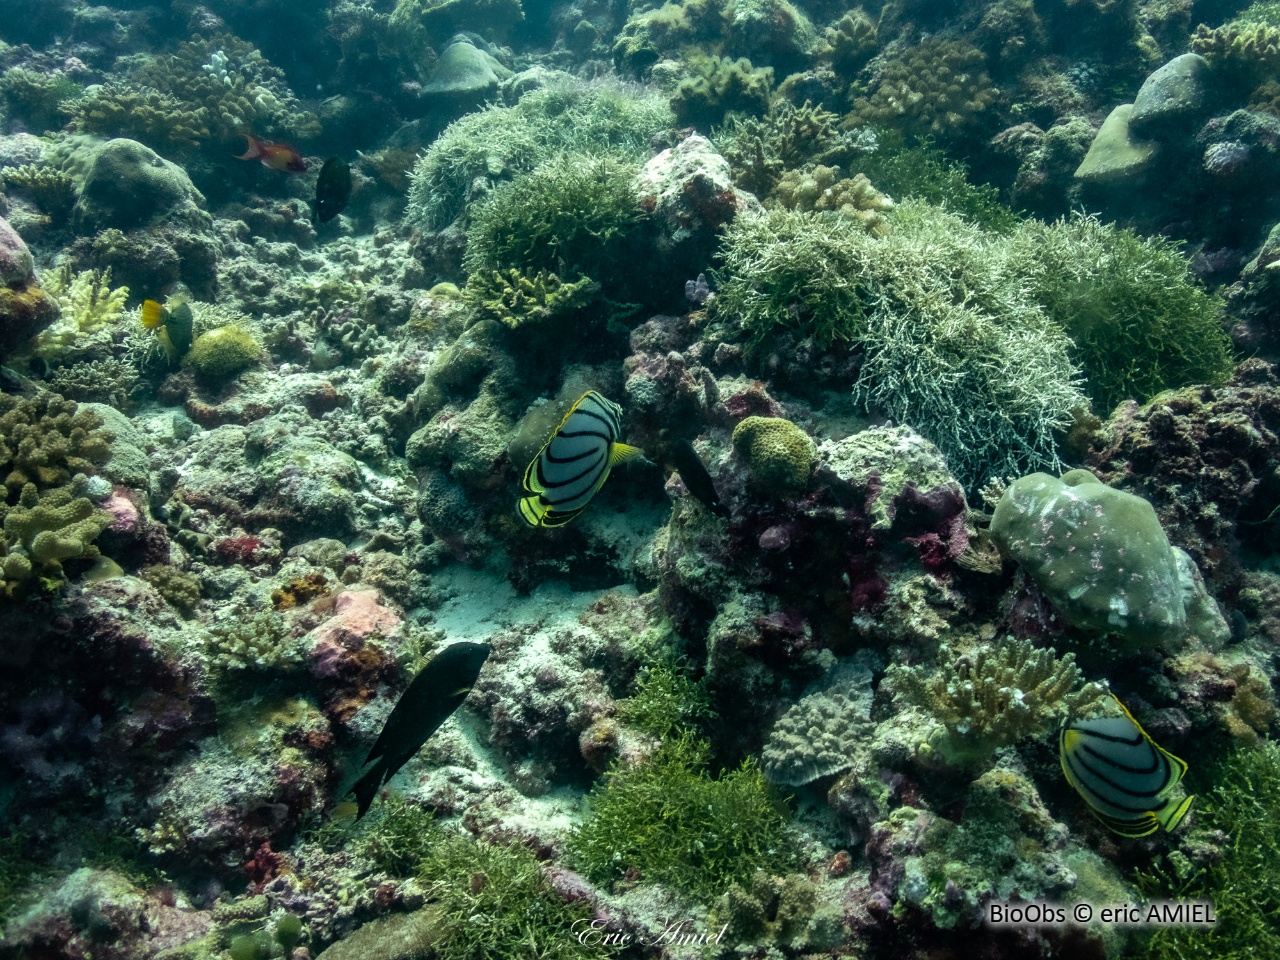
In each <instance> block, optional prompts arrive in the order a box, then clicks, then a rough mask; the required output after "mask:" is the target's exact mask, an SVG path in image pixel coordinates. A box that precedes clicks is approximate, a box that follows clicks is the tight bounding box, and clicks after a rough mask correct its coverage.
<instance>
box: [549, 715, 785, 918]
mask: <svg viewBox="0 0 1280 960" xmlns="http://www.w3.org/2000/svg"><path fill="white" fill-rule="evenodd" d="M709 761H710V748H709V747H708V746H707V744H706V743H704V742H703V741H700V740H698V739H697V738H696V737H695V736H694V735H693V734H692V733H689V732H687V731H685V732H682V733H679V734H676V735H674V736H673V737H672V738H671V739H669V740H667V741H666V742H665V743H663V744H662V746H660V747H659V748H658V750H657V752H656V753H655V754H654V755H653V756H651V757H650V758H648V759H647V760H645V761H643V762H641V763H639V764H638V765H636V766H627V765H626V764H625V763H624V762H621V761H615V762H614V765H613V767H611V768H610V770H609V771H608V772H607V773H606V774H605V775H604V779H603V781H601V783H600V784H598V785H597V786H596V787H595V789H593V790H592V792H591V794H590V796H589V797H588V798H587V802H588V804H589V811H588V814H587V817H586V819H585V820H584V821H583V822H582V824H581V825H579V826H578V827H577V828H576V829H575V830H574V832H573V834H572V836H571V837H570V838H569V841H568V851H569V857H570V862H571V863H572V864H573V865H574V866H575V867H576V868H577V869H580V870H581V871H582V872H584V873H585V874H586V875H587V876H588V877H590V878H591V879H592V880H594V881H596V882H598V883H606V884H611V883H613V882H614V881H615V880H617V879H619V878H620V877H622V876H623V875H624V874H626V873H627V872H628V871H636V872H638V873H639V875H640V877H641V878H642V879H643V880H644V882H646V883H660V884H667V885H669V886H671V887H673V888H675V889H677V890H680V891H682V892H684V893H688V894H690V895H691V896H693V897H696V898H698V899H699V900H703V901H710V900H711V899H713V898H715V897H717V896H719V895H720V894H722V893H724V892H725V891H726V890H728V888H729V887H730V885H732V884H734V883H739V884H744V885H745V884H748V883H749V882H750V880H751V878H752V876H753V875H754V874H755V872H756V871H757V870H767V871H771V872H779V871H783V870H785V869H786V868H787V867H788V866H789V865H790V861H791V858H792V854H791V852H790V851H791V848H790V844H789V843H788V840H787V831H786V819H787V815H786V812H785V808H783V807H782V806H781V804H780V800H779V798H778V796H777V795H776V793H775V792H774V790H773V788H772V787H771V786H770V784H769V783H768V781H766V780H765V778H764V775H763V774H762V773H761V772H760V768H759V767H758V766H757V765H756V763H755V761H754V760H751V759H748V760H744V761H743V763H742V765H741V766H739V767H738V768H736V769H733V770H727V771H725V772H723V773H722V774H721V775H720V776H719V777H718V778H715V777H712V776H711V773H710V771H709V768H708V765H709Z"/></svg>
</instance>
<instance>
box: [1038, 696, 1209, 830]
mask: <svg viewBox="0 0 1280 960" xmlns="http://www.w3.org/2000/svg"><path fill="white" fill-rule="evenodd" d="M1112 699H1113V700H1115V702H1116V704H1117V705H1118V706H1119V707H1120V710H1121V713H1122V714H1123V715H1122V716H1118V717H1117V716H1109V717H1097V718H1095V719H1093V720H1077V721H1075V722H1073V723H1068V724H1066V725H1064V726H1063V728H1062V731H1061V733H1060V734H1059V737H1058V753H1059V756H1060V758H1061V760H1062V772H1063V773H1064V774H1066V777H1067V780H1068V782H1069V783H1070V784H1071V785H1072V786H1073V787H1075V788H1076V792H1077V793H1079V794H1080V796H1082V797H1083V798H1084V801H1085V803H1087V804H1088V805H1089V809H1090V811H1092V813H1093V815H1094V816H1095V817H1097V818H1098V819H1099V820H1101V821H1102V823H1103V825H1104V826H1106V827H1107V828H1108V829H1109V830H1111V831H1113V832H1115V833H1118V834H1120V835H1121V836H1122V837H1145V836H1147V834H1150V833H1155V831H1156V830H1157V828H1159V827H1164V828H1165V829H1166V830H1174V829H1176V828H1177V826H1178V824H1180V823H1181V822H1182V818H1183V817H1185V816H1186V815H1187V811H1188V810H1190V809H1191V801H1193V800H1194V799H1195V797H1194V796H1185V797H1181V796H1178V795H1175V791H1176V788H1177V786H1178V783H1179V781H1181V780H1182V777H1183V774H1185V773H1186V772H1187V765H1186V763H1184V762H1183V761H1182V760H1179V759H1178V758H1177V757H1175V756H1174V755H1173V754H1171V753H1170V752H1169V751H1168V750H1165V749H1164V748H1163V747H1162V746H1160V745H1159V744H1158V743H1156V742H1155V741H1154V740H1152V739H1151V737H1149V736H1148V735H1147V731H1145V730H1143V729H1142V726H1141V725H1140V724H1139V723H1138V721H1137V720H1135V719H1133V714H1131V713H1130V712H1129V711H1128V710H1127V709H1126V708H1125V705H1124V704H1123V703H1120V700H1119V698H1117V697H1116V696H1115V695H1114V694H1113V695H1112ZM1179 792H1180V791H1179Z"/></svg>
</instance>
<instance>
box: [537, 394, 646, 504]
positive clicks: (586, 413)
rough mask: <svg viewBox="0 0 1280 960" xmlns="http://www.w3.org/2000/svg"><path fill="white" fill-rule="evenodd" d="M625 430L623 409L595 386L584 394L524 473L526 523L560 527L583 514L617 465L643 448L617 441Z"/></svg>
mask: <svg viewBox="0 0 1280 960" xmlns="http://www.w3.org/2000/svg"><path fill="white" fill-rule="evenodd" d="M621 432H622V408H621V407H619V406H618V405H617V404H616V403H614V402H613V401H611V400H606V399H605V398H604V397H602V396H600V394H598V393H596V392H595V391H594V390H588V391H587V392H586V393H584V394H583V395H582V396H580V397H579V398H578V400H577V402H576V403H574V405H573V406H572V407H570V408H569V412H568V413H566V414H565V415H564V419H563V420H561V421H560V425H559V426H558V427H556V429H555V431H554V432H553V433H552V434H551V436H550V437H549V438H548V439H547V442H546V443H545V444H543V445H542V450H540V451H539V452H538V455H537V456H536V457H534V458H533V462H532V463H530V464H529V468H528V469H527V470H525V472H524V492H525V493H527V494H529V496H527V497H525V498H524V499H523V500H521V501H520V502H519V503H518V504H517V505H516V509H517V510H518V512H519V513H520V516H521V518H522V519H523V520H524V522H525V523H527V524H528V525H529V526H531V527H558V526H561V525H562V524H566V523H568V522H569V521H570V520H572V519H573V518H574V517H576V516H577V515H578V514H579V513H581V512H582V510H583V508H584V507H586V505H587V504H588V503H589V502H590V501H591V498H592V497H594V496H595V495H596V491H598V490H599V489H600V488H601V487H602V486H603V485H604V482H605V480H606V479H607V478H608V476H609V471H610V470H611V469H613V467H614V465H615V464H618V463H622V462H623V461H625V460H630V459H631V458H632V457H634V456H636V455H637V454H638V453H639V452H640V450H639V448H637V447H632V446H628V445H627V444H625V443H619V442H618V435H619V434H620V433H621Z"/></svg>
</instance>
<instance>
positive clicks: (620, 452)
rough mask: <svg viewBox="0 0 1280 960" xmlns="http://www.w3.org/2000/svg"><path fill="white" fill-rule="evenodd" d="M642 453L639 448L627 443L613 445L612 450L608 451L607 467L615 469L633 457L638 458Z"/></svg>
mask: <svg viewBox="0 0 1280 960" xmlns="http://www.w3.org/2000/svg"><path fill="white" fill-rule="evenodd" d="M643 453H644V451H643V450H641V449H640V448H639V447H633V446H631V444H629V443H615V444H614V445H613V449H611V450H610V451H609V466H611V467H616V466H617V465H618V464H620V463H626V462H627V461H628V460H630V459H632V458H633V457H638V456H640V455H641V454H643Z"/></svg>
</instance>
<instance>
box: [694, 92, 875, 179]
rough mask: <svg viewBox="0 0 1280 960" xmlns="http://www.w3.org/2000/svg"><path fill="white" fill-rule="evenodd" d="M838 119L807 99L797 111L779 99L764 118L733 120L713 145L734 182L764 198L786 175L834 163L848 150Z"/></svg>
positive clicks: (717, 131) (850, 144) (849, 139)
mask: <svg viewBox="0 0 1280 960" xmlns="http://www.w3.org/2000/svg"><path fill="white" fill-rule="evenodd" d="M838 119H839V118H838V117H837V116H836V115H835V114H834V113H830V112H828V111H826V110H823V109H822V108H821V107H815V106H812V105H811V104H810V103H808V102H807V101H806V103H805V105H804V106H803V107H797V106H795V105H794V104H792V103H789V102H788V101H786V100H779V101H777V102H776V103H774V104H773V105H772V106H771V107H770V108H769V112H768V113H767V114H766V115H765V116H763V117H745V118H743V117H731V118H730V119H729V120H728V121H727V122H726V123H725V124H724V125H723V126H722V127H720V128H719V129H717V130H716V133H715V142H716V146H717V147H718V148H719V150H720V152H721V153H722V154H723V155H724V158H725V159H726V160H728V161H729V165H730V166H731V167H732V168H733V179H734V182H735V183H737V184H739V185H741V186H742V187H743V188H745V189H747V190H750V191H751V192H752V193H754V194H756V195H757V196H759V197H765V196H767V195H768V194H769V192H770V191H771V190H773V188H774V186H775V185H776V184H777V182H778V180H779V179H780V178H781V177H782V175H783V172H784V171H787V170H793V169H796V168H798V167H803V166H804V165H805V164H808V163H819V164H822V163H829V162H833V161H834V160H835V159H836V158H837V157H839V156H840V155H841V154H844V153H847V152H848V151H849V149H850V147H851V146H852V143H851V138H850V137H848V136H842V135H841V134H840V133H839V132H838V131H837V129H836V121H837V120H838Z"/></svg>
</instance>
